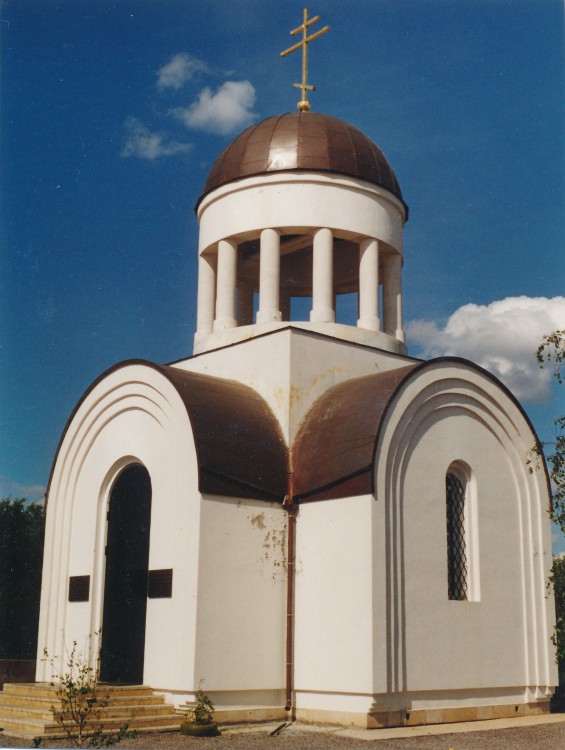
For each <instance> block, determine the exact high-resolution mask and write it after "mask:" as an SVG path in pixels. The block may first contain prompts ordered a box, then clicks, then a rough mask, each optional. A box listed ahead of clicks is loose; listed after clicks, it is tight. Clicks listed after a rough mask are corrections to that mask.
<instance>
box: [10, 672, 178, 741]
mask: <svg viewBox="0 0 565 750" xmlns="http://www.w3.org/2000/svg"><path fill="white" fill-rule="evenodd" d="M97 693H98V695H99V696H100V697H101V698H104V699H107V701H108V703H107V705H106V706H104V707H102V708H100V709H98V710H97V712H96V714H97V715H96V716H95V717H94V716H93V718H92V721H91V727H90V729H91V731H95V730H97V729H98V728H99V727H101V728H102V731H103V732H104V733H111V732H117V731H119V729H121V728H122V727H123V726H124V725H125V724H127V725H128V731H134V730H135V731H139V732H149V731H159V732H164V731H173V730H178V729H179V726H180V717H179V716H178V714H176V713H175V710H174V708H173V706H171V705H170V704H168V703H165V701H164V699H163V696H160V695H155V694H154V693H153V691H152V690H151V688H149V687H147V686H146V685H140V686H132V685H127V686H121V685H119V686H116V685H104V684H102V685H99V688H98V691H97ZM57 704H58V698H57V688H56V687H55V686H54V685H49V684H48V683H33V684H31V683H30V684H22V683H19V684H6V685H4V690H3V691H2V692H0V727H2V729H3V730H4V733H5V734H8V735H13V736H15V737H26V738H30V737H51V738H53V739H55V738H57V737H64V736H66V735H65V731H64V729H62V728H61V726H60V725H59V724H58V723H57V722H56V721H55V719H54V718H53V713H52V711H51V706H57Z"/></svg>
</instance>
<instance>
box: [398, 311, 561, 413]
mask: <svg viewBox="0 0 565 750" xmlns="http://www.w3.org/2000/svg"><path fill="white" fill-rule="evenodd" d="M564 327H565V297H553V298H551V299H548V298H546V297H525V296H523V297H507V298H506V299H502V300H497V301H495V302H491V304H490V305H473V304H470V305H464V306H463V307H460V308H459V309H458V310H456V311H455V312H454V313H453V315H451V317H450V318H449V320H448V321H447V323H446V325H445V327H444V328H443V329H441V328H439V327H438V326H437V324H436V323H434V322H433V321H429V320H416V321H413V322H411V323H410V324H409V325H408V326H407V333H408V336H409V338H410V339H411V341H412V342H414V343H416V344H418V345H419V346H420V347H421V349H422V356H424V357H439V356H443V355H452V356H458V357H465V358H466V359H470V360H471V361H473V362H476V363H477V364H478V365H480V366H481V367H484V368H485V369H486V370H489V371H490V372H492V373H493V374H494V375H496V376H497V377H498V378H500V380H502V382H503V383H504V384H505V385H506V386H508V388H510V390H511V391H512V393H513V394H514V395H515V396H516V397H517V398H518V399H520V400H524V401H530V402H532V403H541V402H544V401H548V400H549V399H550V396H551V385H550V384H551V370H550V369H549V368H544V369H540V367H539V365H538V363H537V360H536V357H535V352H536V349H537V348H538V346H539V345H540V343H541V339H542V336H544V335H546V334H549V333H552V332H553V331H555V330H558V329H562V328H564Z"/></svg>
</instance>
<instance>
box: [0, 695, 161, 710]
mask: <svg viewBox="0 0 565 750" xmlns="http://www.w3.org/2000/svg"><path fill="white" fill-rule="evenodd" d="M99 694H100V697H101V698H104V697H105V696H106V695H107V694H106V693H105V692H104V691H100V693H99ZM56 702H57V695H56V694H51V695H46V696H31V697H29V696H27V695H18V694H13V695H10V694H8V695H4V694H3V693H2V692H0V711H2V710H3V708H4V707H6V708H7V707H9V706H13V707H16V706H19V707H21V708H30V709H32V708H45V707H47V709H49V708H50V707H51V706H52V705H55V704H56ZM109 703H111V704H112V706H116V707H119V706H130V705H136V706H147V707H148V708H158V707H160V706H165V705H166V704H165V700H164V698H163V696H162V695H134V696H132V695H128V696H115V695H112V696H110V698H109Z"/></svg>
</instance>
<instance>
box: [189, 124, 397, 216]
mask: <svg viewBox="0 0 565 750" xmlns="http://www.w3.org/2000/svg"><path fill="white" fill-rule="evenodd" d="M294 170H308V171H314V172H337V173H338V174H344V175H349V176H350V177H358V178H359V179H361V180H366V181H367V182H372V183H373V184H374V185H379V186H380V187H383V188H385V189H386V190H389V191H390V192H391V193H392V194H393V195H395V196H396V197H397V198H398V199H399V200H401V201H402V202H403V203H404V201H403V199H402V193H401V190H400V185H399V184H398V180H397V179H396V175H395V174H394V172H393V171H392V168H391V166H390V164H389V163H388V161H387V160H386V158H385V156H384V154H383V152H382V151H381V150H380V148H379V147H378V146H376V145H375V144H374V143H373V141H371V140H369V138H367V136H366V135H363V133H362V132H361V131H360V130H358V129H357V128H355V127H353V125H350V124H349V123H348V122H344V121H343V120H338V119H337V118H336V117H329V116H328V115H322V114H319V113H318V112H293V113H289V114H285V115H277V116H275V117H268V118H267V119H266V120H263V121H262V122H259V123H257V124H256V125H251V127H249V128H247V130H244V131H243V133H241V134H240V135H238V136H237V138H236V139H235V140H233V141H232V142H231V143H230V144H229V146H227V148H225V149H224V150H223V151H222V153H221V154H220V155H219V156H218V158H217V159H216V161H215V162H214V165H213V166H212V169H211V170H210V174H209V175H208V179H207V180H206V184H205V185H204V190H203V193H202V197H204V196H205V195H206V194H207V193H209V192H210V191H212V190H215V188H217V187H220V186H221V185H225V184H226V183H228V182H232V181H233V180H239V179H241V178H242V177H251V176H252V175H259V174H266V173H267V172H288V171H294ZM404 205H406V204H404Z"/></svg>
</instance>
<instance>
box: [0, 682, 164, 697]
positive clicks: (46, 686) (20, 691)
mask: <svg viewBox="0 0 565 750" xmlns="http://www.w3.org/2000/svg"><path fill="white" fill-rule="evenodd" d="M98 689H99V690H100V691H102V690H103V691H104V693H107V694H109V695H111V696H115V697H116V698H119V697H128V696H130V695H137V696H141V695H144V696H148V697H153V698H155V697H158V696H155V694H154V693H153V690H152V689H151V688H150V687H149V686H148V685H108V684H106V683H104V682H100V683H98ZM2 692H3V693H4V694H5V695H28V696H29V695H34V696H39V695H41V696H50V695H53V694H54V693H56V692H57V688H56V686H55V685H52V684H51V683H49V682H6V683H5V684H4V687H3V690H2Z"/></svg>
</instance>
